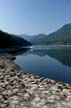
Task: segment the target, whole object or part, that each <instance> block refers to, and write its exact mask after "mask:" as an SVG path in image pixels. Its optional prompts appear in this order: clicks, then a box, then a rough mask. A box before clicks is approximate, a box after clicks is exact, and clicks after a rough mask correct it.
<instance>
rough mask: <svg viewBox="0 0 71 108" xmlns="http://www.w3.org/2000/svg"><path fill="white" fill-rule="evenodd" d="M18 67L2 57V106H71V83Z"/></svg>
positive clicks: (0, 72)
mask: <svg viewBox="0 0 71 108" xmlns="http://www.w3.org/2000/svg"><path fill="white" fill-rule="evenodd" d="M18 69H19V67H18V66H17V65H16V64H14V63H13V62H12V61H11V60H8V59H5V58H1V59H0V108H71V85H69V84H64V83H60V82H59V83H58V82H55V81H53V80H49V79H47V78H43V77H38V76H33V75H31V74H26V73H24V72H22V71H21V70H18Z"/></svg>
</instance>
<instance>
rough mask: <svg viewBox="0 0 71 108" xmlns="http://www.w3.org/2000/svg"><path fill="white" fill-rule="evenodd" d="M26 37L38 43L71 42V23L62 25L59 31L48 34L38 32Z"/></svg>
mask: <svg viewBox="0 0 71 108" xmlns="http://www.w3.org/2000/svg"><path fill="white" fill-rule="evenodd" d="M22 37H24V38H25V39H26V40H28V41H29V42H31V43H33V44H34V43H37V44H47V45H48V44H55V43H56V44H67V43H69V44H70V43H71V23H69V24H66V25H64V26H62V27H61V28H60V29H58V30H57V31H55V32H53V33H51V34H49V35H46V34H38V35H34V36H28V35H25V36H23V35H22Z"/></svg>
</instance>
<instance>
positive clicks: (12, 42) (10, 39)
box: [0, 30, 31, 49]
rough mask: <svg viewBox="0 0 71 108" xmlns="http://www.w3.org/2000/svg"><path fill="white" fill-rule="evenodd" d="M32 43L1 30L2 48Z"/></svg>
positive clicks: (0, 45)
mask: <svg viewBox="0 0 71 108" xmlns="http://www.w3.org/2000/svg"><path fill="white" fill-rule="evenodd" d="M27 45H31V44H30V42H27V41H26V40H25V39H22V38H20V37H18V36H14V35H11V34H8V33H6V32H3V31H1V30H0V49H5V48H12V47H21V46H27Z"/></svg>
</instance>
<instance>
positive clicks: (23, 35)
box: [19, 34, 33, 42]
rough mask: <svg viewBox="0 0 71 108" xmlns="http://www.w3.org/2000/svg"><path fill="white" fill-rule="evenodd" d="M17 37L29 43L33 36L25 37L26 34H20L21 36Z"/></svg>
mask: <svg viewBox="0 0 71 108" xmlns="http://www.w3.org/2000/svg"><path fill="white" fill-rule="evenodd" d="M19 37H22V38H24V39H25V40H27V41H29V42H31V40H32V38H33V36H31V35H27V34H21V35H19Z"/></svg>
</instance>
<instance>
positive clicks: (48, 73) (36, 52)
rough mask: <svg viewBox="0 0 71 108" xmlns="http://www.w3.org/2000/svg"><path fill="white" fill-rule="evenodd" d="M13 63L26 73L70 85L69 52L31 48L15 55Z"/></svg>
mask: <svg viewBox="0 0 71 108" xmlns="http://www.w3.org/2000/svg"><path fill="white" fill-rule="evenodd" d="M15 62H16V63H17V64H19V65H20V67H21V68H22V69H23V70H24V71H25V72H28V73H32V74H36V75H39V76H43V77H48V78H51V79H54V80H58V81H62V82H67V83H71V50H70V49H65V48H63V49H62V48H59V49H58V48H47V47H46V48H32V49H27V50H23V51H20V52H18V53H16V60H15Z"/></svg>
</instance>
